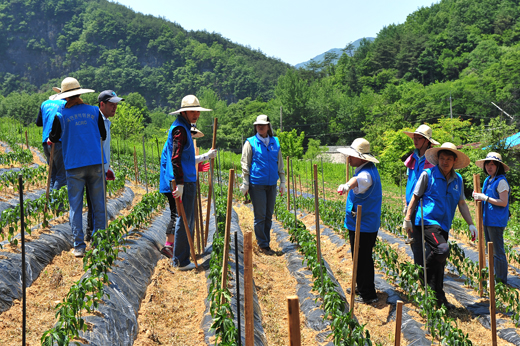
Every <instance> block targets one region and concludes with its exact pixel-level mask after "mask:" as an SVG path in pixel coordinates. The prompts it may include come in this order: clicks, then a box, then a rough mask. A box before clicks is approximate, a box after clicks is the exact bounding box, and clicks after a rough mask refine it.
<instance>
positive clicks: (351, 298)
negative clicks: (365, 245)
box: [350, 205, 362, 315]
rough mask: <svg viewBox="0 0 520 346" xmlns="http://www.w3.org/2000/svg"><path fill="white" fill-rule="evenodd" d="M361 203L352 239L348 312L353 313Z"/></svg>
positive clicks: (358, 207)
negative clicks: (352, 250) (352, 251)
mask: <svg viewBox="0 0 520 346" xmlns="http://www.w3.org/2000/svg"><path fill="white" fill-rule="evenodd" d="M361 211H362V207H361V205H358V206H357V212H356V235H355V240H354V258H353V261H354V266H353V267H352V285H351V286H350V312H351V313H352V315H354V298H355V297H356V280H357V266H358V257H359V237H361Z"/></svg>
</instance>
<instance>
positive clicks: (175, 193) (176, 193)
mask: <svg viewBox="0 0 520 346" xmlns="http://www.w3.org/2000/svg"><path fill="white" fill-rule="evenodd" d="M183 192H184V185H177V189H176V190H175V191H173V193H172V195H173V197H174V198H182V193H183Z"/></svg>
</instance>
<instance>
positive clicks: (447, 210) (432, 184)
mask: <svg viewBox="0 0 520 346" xmlns="http://www.w3.org/2000/svg"><path fill="white" fill-rule="evenodd" d="M425 172H426V173H428V186H427V187H426V190H425V191H424V195H423V196H422V199H423V209H424V225H437V226H440V227H441V228H442V230H443V231H445V232H449V231H450V229H451V223H452V222H453V217H454V216H455V210H456V209H457V205H458V204H459V200H460V195H461V194H462V191H463V189H464V184H463V182H462V177H461V176H460V174H459V173H455V174H456V177H455V179H454V180H453V181H452V182H451V183H450V184H449V185H448V182H447V181H446V178H445V177H444V175H443V174H442V172H441V171H440V169H439V167H438V166H435V167H433V168H430V169H427V170H425ZM418 205H419V207H418V208H417V214H416V216H415V224H416V225H420V224H421V207H420V204H418Z"/></svg>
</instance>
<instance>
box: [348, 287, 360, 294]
mask: <svg viewBox="0 0 520 346" xmlns="http://www.w3.org/2000/svg"><path fill="white" fill-rule="evenodd" d="M350 291H351V289H350V287H347V293H348V294H350ZM354 292H355V293H356V296H359V291H358V289H357V287H356V290H355V291H354Z"/></svg>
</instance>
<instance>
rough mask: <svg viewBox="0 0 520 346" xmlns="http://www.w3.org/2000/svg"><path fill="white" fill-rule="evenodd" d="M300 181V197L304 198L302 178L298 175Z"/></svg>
mask: <svg viewBox="0 0 520 346" xmlns="http://www.w3.org/2000/svg"><path fill="white" fill-rule="evenodd" d="M298 180H299V181H300V196H303V189H302V176H301V175H299V174H298Z"/></svg>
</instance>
